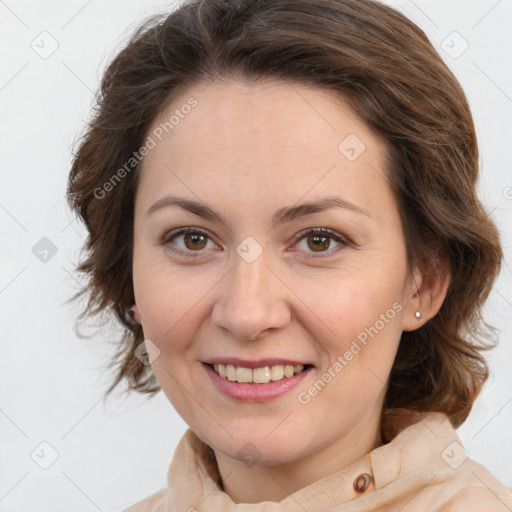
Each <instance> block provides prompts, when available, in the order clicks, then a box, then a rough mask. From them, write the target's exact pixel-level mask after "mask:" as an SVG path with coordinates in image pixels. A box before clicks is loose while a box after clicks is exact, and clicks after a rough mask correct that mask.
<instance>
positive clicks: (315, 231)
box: [160, 228, 350, 259]
mask: <svg viewBox="0 0 512 512" xmlns="http://www.w3.org/2000/svg"><path fill="white" fill-rule="evenodd" d="M186 234H197V235H203V236H205V237H207V238H208V239H210V240H211V237H210V236H209V235H208V233H207V232H206V231H204V230H203V229H201V228H180V229H178V230H176V231H171V232H169V233H166V234H165V235H164V237H163V238H162V240H161V242H160V245H162V246H165V247H166V248H167V249H168V250H169V251H171V252H173V253H175V254H178V255H180V256H185V257H188V258H197V257H201V256H202V254H201V253H202V252H203V251H202V250H199V251H185V250H183V249H176V248H175V247H172V246H171V245H169V242H170V241H171V240H173V239H174V238H176V237H178V236H180V235H186ZM314 235H322V236H324V237H327V238H331V239H332V240H334V241H335V242H338V243H340V244H341V245H340V246H339V247H337V249H342V248H343V247H346V246H349V245H350V242H349V241H348V240H347V239H346V238H345V237H343V236H341V235H339V234H338V233H336V232H335V231H332V230H331V229H327V228H308V229H304V230H302V231H300V232H299V233H297V234H296V235H294V236H293V239H294V240H296V241H297V243H298V242H300V241H301V240H302V239H303V238H306V237H308V236H314ZM335 252H338V251H335ZM191 253H192V254H191ZM193 253H196V254H193ZM325 253H327V255H326V256H306V258H309V259H318V258H327V257H330V256H332V252H330V251H323V252H322V251H321V252H319V253H316V254H319V255H320V254H325ZM313 254H315V253H313Z"/></svg>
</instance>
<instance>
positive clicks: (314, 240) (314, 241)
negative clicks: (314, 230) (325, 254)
mask: <svg viewBox="0 0 512 512" xmlns="http://www.w3.org/2000/svg"><path fill="white" fill-rule="evenodd" d="M307 240H308V247H309V248H310V249H312V250H313V251H315V252H321V251H324V250H327V249H329V246H330V245H331V240H330V237H328V236H318V235H314V236H309V237H308V238H307ZM309 241H311V243H309Z"/></svg>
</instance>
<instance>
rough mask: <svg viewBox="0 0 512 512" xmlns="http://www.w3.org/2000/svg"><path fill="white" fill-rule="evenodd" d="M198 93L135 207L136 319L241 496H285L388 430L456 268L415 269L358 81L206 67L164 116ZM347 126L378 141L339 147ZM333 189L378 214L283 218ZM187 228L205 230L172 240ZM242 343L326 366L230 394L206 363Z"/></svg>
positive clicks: (243, 348)
mask: <svg viewBox="0 0 512 512" xmlns="http://www.w3.org/2000/svg"><path fill="white" fill-rule="evenodd" d="M190 97H193V98H195V99H196V100H197V102H198V104H197V106H196V107H195V108H194V109H193V110H192V111H191V112H190V113H189V114H188V115H187V116H184V118H183V119H181V120H180V122H179V124H177V125H176V126H174V129H173V130H172V131H170V132H169V134H167V135H165V136H164V137H163V138H162V140H161V141H158V143H157V145H156V147H154V148H153V149H151V151H150V152H149V154H148V155H147V156H146V157H145V159H144V162H143V167H142V171H141V176H140V182H139V186H138V190H137V194H136V202H135V221H134V252H133V257H134V258H133V285H134V293H135V300H136V304H137V309H136V318H137V320H138V321H139V322H140V323H141V324H142V327H143V331H144V336H145V338H147V339H150V340H151V341H152V343H154V344H155V345H156V346H157V347H158V349H159V350H160V355H159V356H158V357H157V358H156V359H155V360H154V361H153V363H152V368H153V371H154V373H155V375H156V378H157V380H158V381H159V384H160V385H161V387H162V389H163V391H164V393H165V394H166V396H167V397H168V399H169V401H170V402H171V403H172V405H173V406H174V407H175V408H176V410H177V411H178V413H179V414H180V415H181V416H182V417H183V419H184V420H185V421H186V423H187V424H188V425H189V426H190V427H191V428H192V430H193V431H194V432H195V433H196V434H197V435H198V436H199V438H200V439H202V440H203V441H204V442H205V443H207V444H208V445H209V446H211V447H212V448H213V450H214V453H215V455H216V458H217V463H218V466H219V471H220V474H221V477H222V482H223V488H224V490H225V492H227V493H228V494H229V496H230V497H231V498H232V500H233V501H234V502H235V503H256V502H261V501H281V500H282V499H284V498H285V497H287V496H288V495H289V494H290V493H293V492H295V491H297V490H298V489H301V488H303V487H305V486H307V485H309V484H311V483H313V482H315V481H317V480H319V479H320V478H322V477H325V476H327V475H329V474H332V473H334V472H336V471H339V470H341V469H342V468H344V467H347V466H348V465H350V464H352V463H353V462H355V461H357V460H358V459H360V458H361V457H362V456H364V455H365V454H367V453H369V452H370V451H371V450H372V449H374V448H375V447H377V446H379V445H380V444H381V439H380V425H379V420H380V413H381V410H382V404H383V400H384V396H385V392H386V385H387V380H388V376H389V373H390V371H391V367H392V364H393V361H394V358H395V355H396V351H397V348H398V344H399V341H400V336H401V333H402V331H404V330H414V329H417V328H418V327H420V326H421V325H422V324H423V323H424V322H426V321H427V320H428V319H429V318H431V317H432V316H434V315H435V314H436V313H437V311H438V310H439V308H440V307H441V305H442V302H443V299H444V297H445V294H446V289H447V286H448V279H447V278H445V279H443V280H442V279H440V278H436V277H428V278H424V277H423V276H422V273H421V272H420V270H419V269H418V268H416V267H414V268H412V269H411V271H410V272H409V271H408V267H407V260H406V249H405V240H404V235H403V230H402V223H401V219H400V216H399V213H398V209H397V205H396V202H395V199H394V197H393V194H392V192H391V190H390V188H389V186H388V184H387V183H386V181H385V179H384V176H385V168H384V157H385V155H386V143H385V141H384V140H383V139H382V138H381V137H379V135H378V134H376V133H375V132H373V131H372V130H371V129H370V128H369V127H368V126H367V125H366V124H365V123H364V122H363V121H362V120H361V119H360V118H359V117H358V115H357V113H356V112H354V111H353V110H352V109H351V108H350V107H349V106H348V104H347V103H346V102H345V101H344V100H343V98H340V97H334V96H333V95H332V94H329V93H328V92H326V91H324V90H321V89H317V88H313V87H308V86H306V85H297V84H294V85H293V86H292V85H290V84H288V83H286V82H284V81H266V82H264V83H260V84H259V85H252V86H251V85H248V84H247V83H245V82H243V81H235V80H232V81H225V82H213V83H210V84H208V86H206V84H204V83H202V84H196V85H194V86H192V87H189V88H188V89H187V90H186V91H182V92H181V93H180V94H179V95H178V96H176V97H175V98H174V99H173V101H172V103H171V104H169V105H168V106H167V107H165V108H164V109H163V110H162V111H161V112H160V115H159V116H158V117H157V119H155V121H154V123H153V126H152V129H153V128H155V127H157V126H158V125H159V124H160V123H161V122H164V121H166V120H168V119H169V118H170V116H171V115H172V113H173V112H174V110H175V109H176V108H178V109H179V108H180V106H181V105H183V104H185V103H186V102H187V100H188V99H189V98H190ZM152 129H151V130H150V131H149V132H148V133H149V134H150V133H151V131H152ZM349 134H355V135H356V136H357V137H358V138H359V139H360V140H361V141H363V143H364V145H365V149H364V151H363V152H362V153H361V154H360V155H359V156H358V157H357V158H356V159H355V160H354V161H350V160H349V159H347V158H346V156H345V154H343V152H342V151H340V150H339V149H338V146H339V144H340V143H341V142H342V141H343V140H344V139H345V138H346V137H347V136H348V135H349ZM167 194H172V195H175V196H180V197H184V198H187V199H192V200H196V201H201V202H203V203H206V204H207V205H209V206H210V208H212V209H213V210H215V211H216V212H218V213H219V214H220V215H222V216H223V218H224V220H225V223H222V222H216V221H210V220H206V219H203V218H201V217H199V216H197V215H195V214H193V213H191V212H188V211H186V210H183V209H181V208H179V207H177V206H173V207H167V208H162V209H160V210H158V211H155V212H153V213H152V214H150V215H148V214H147V213H146V212H147V210H148V208H150V206H151V205H153V204H154V203H155V202H156V201H157V200H159V199H160V198H162V197H163V196H165V195H167ZM333 195H334V196H337V197H340V198H343V199H345V200H347V201H350V202H352V203H355V204H357V205H359V206H360V207H361V208H364V209H365V210H366V211H367V212H368V216H366V215H363V214H361V213H357V212H354V211H351V210H348V209H342V208H331V209H328V210H325V211H321V212H317V213H314V214H312V215H308V216H305V217H303V218H300V219H296V220H294V221H292V222H290V223H288V224H283V225H279V226H273V225H272V220H271V218H272V214H273V213H274V212H275V211H276V210H278V209H280V208H283V207H289V206H294V205H296V204H298V203H301V202H306V201H311V200H315V199H318V198H322V197H325V196H333ZM183 227H190V228H201V229H203V230H205V231H206V232H207V235H208V236H207V237H206V238H204V239H203V238H199V242H198V241H197V239H195V241H194V240H193V241H190V240H188V241H187V239H186V238H185V235H183V234H181V235H178V236H177V237H175V238H173V239H172V240H171V239H170V238H167V239H166V241H164V242H162V239H163V238H164V237H165V235H166V234H168V233H169V232H170V231H171V230H175V229H177V228H183ZM306 228H328V229H331V230H333V231H334V232H336V233H337V234H339V235H340V236H341V237H344V238H346V239H347V240H348V242H349V243H348V245H342V244H340V243H339V242H336V241H335V240H334V239H332V238H327V241H326V243H325V244H324V245H322V242H325V240H323V239H321V240H320V242H317V243H320V245H321V248H320V249H315V247H316V246H315V243H314V242H315V235H314V234H313V235H306V236H305V237H303V238H302V239H301V240H299V241H296V240H294V239H293V236H294V235H296V234H297V233H299V232H300V231H302V230H304V229H306ZM248 236H251V237H252V238H254V239H255V240H256V241H257V243H258V244H259V246H260V247H261V250H262V253H261V255H260V256H259V257H258V258H256V259H255V261H253V262H252V263H247V262H246V261H245V260H244V259H243V258H242V257H240V256H239V254H238V253H237V251H236V249H237V247H238V246H239V244H240V243H241V242H242V241H243V240H244V239H245V238H246V237H248ZM320 236H325V235H320ZM329 242H330V245H329ZM170 247H174V248H177V249H181V250H182V251H183V252H184V254H183V255H178V254H174V253H172V252H171V251H170V249H169V248H170ZM186 254H193V255H196V256H197V255H198V256H197V257H187V256H186ZM395 303H398V304H399V305H400V306H401V311H400V312H396V315H395V316H394V318H393V319H392V320H389V321H388V322H387V323H386V324H385V327H384V328H382V329H381V330H380V331H379V332H378V334H377V335H376V336H375V337H374V338H369V341H368V343H367V345H366V346H363V348H362V350H361V351H360V352H359V353H357V355H355V356H354V358H353V359H352V360H351V361H350V362H349V363H348V364H347V365H346V366H345V367H344V368H343V370H342V371H341V372H339V373H337V374H336V377H335V378H333V379H332V380H331V381H330V382H329V383H328V384H327V385H326V386H325V387H324V388H323V389H322V390H321V392H319V393H318V394H317V395H316V396H314V397H313V398H312V399H311V401H310V402H309V403H307V404H302V403H300V402H299V400H298V395H299V393H300V392H301V391H305V390H306V391H307V389H308V388H309V387H311V386H312V384H313V383H314V382H315V381H317V380H318V379H319V378H320V377H321V376H322V374H324V373H325V372H327V371H328V369H329V368H330V367H332V365H333V363H334V361H336V359H337V357H338V356H343V354H344V353H345V352H346V351H347V350H348V349H349V348H350V345H351V343H352V342H353V341H354V340H355V339H356V337H357V335H358V334H360V333H361V332H362V331H363V330H364V329H365V327H369V326H373V325H374V324H375V322H376V321H377V320H378V319H379V318H380V315H381V314H385V313H386V311H387V310H389V309H390V308H392V307H393V304H395ZM416 311H421V313H422V316H421V318H419V319H418V318H416V317H415V312H416ZM227 355H229V356H233V357H241V358H245V359H251V360H252V359H259V358H263V357H282V358H294V359H296V360H300V361H304V362H308V363H310V364H313V365H314V366H315V368H314V369H313V371H312V372H311V374H310V375H309V376H308V377H307V378H306V379H305V380H304V381H303V382H302V383H301V384H299V386H297V387H295V388H294V389H293V390H291V391H289V392H287V393H285V394H284V395H282V396H280V397H278V398H276V399H273V400H270V401H266V402H262V403H241V402H238V401H234V400H232V399H230V398H227V397H226V396H224V395H223V394H221V393H220V392H219V391H218V390H217V388H216V387H215V386H214V385H213V384H212V383H211V381H210V379H209V377H208V375H207V374H206V372H205V369H204V367H203V365H202V363H201V361H204V360H206V359H208V358H209V357H214V356H227ZM249 442H250V443H252V444H253V445H255V446H256V447H257V450H258V455H257V457H256V458H255V459H254V461H253V463H252V464H247V463H246V460H245V459H244V456H243V453H244V451H243V450H244V446H246V444H247V443H249ZM254 462H255V463H254Z"/></svg>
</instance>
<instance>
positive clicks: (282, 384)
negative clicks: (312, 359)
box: [202, 359, 314, 402]
mask: <svg viewBox="0 0 512 512" xmlns="http://www.w3.org/2000/svg"><path fill="white" fill-rule="evenodd" d="M223 360H224V361H226V360H229V361H233V359H223ZM219 361H220V359H219ZM238 361H240V360H238ZM272 361H274V360H272ZM212 364H213V363H212ZM222 364H223V363H222ZM228 364H231V363H228ZM244 364H247V361H246V362H245V363H244ZM258 364H260V365H261V363H260V362H258ZM278 364H281V363H278ZM290 364H291V363H290ZM297 364H301V363H297ZM202 365H203V368H204V369H205V371H206V373H207V375H208V377H210V379H211V381H212V382H213V384H215V387H216V388H217V389H218V390H219V391H220V392H221V393H223V394H224V395H226V396H227V397H229V398H232V399H233V400H236V401H239V402H266V401H267V400H272V399H275V398H277V397H279V396H281V395H283V394H285V393H286V392H287V391H290V390H291V389H293V388H294V387H295V386H297V385H298V384H299V383H300V382H301V381H303V380H304V379H305V378H306V377H307V376H308V375H309V374H310V373H311V371H312V370H313V369H314V367H313V366H309V367H308V368H306V369H305V370H303V371H302V372H300V373H298V374H297V375H294V376H293V377H286V378H284V379H281V380H278V381H275V382H269V383H267V384H249V383H241V382H234V381H230V380H227V379H224V378H223V377H221V376H220V375H218V374H217V373H215V371H214V370H213V368H211V367H210V366H209V364H208V363H202ZM239 366H242V364H240V365H239ZM263 366H268V365H266V364H264V365H263Z"/></svg>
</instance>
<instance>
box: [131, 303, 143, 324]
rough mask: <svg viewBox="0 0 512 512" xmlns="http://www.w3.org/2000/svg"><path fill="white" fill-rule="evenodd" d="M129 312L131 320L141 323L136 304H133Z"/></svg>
mask: <svg viewBox="0 0 512 512" xmlns="http://www.w3.org/2000/svg"><path fill="white" fill-rule="evenodd" d="M130 310H131V311H132V313H133V318H135V320H136V321H137V323H139V324H140V323H141V322H140V313H139V308H138V307H137V304H134V305H133V306H132V307H131V308H130Z"/></svg>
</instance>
